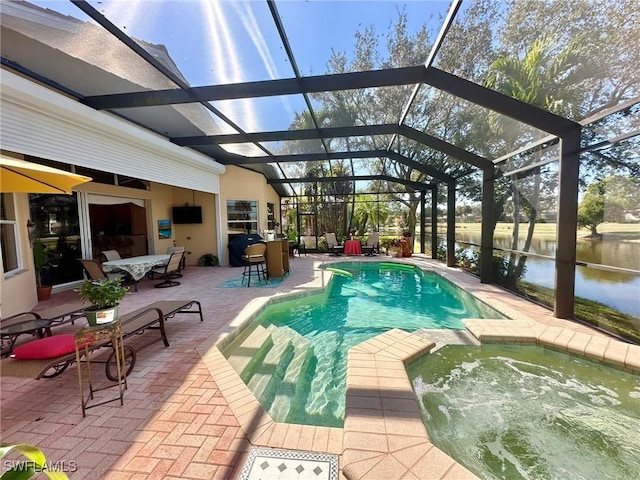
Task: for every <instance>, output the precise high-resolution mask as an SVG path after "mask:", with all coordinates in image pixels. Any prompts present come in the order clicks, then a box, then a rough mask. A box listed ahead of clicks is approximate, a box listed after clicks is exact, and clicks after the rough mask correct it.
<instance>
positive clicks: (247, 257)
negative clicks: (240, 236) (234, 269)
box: [242, 243, 269, 287]
mask: <svg viewBox="0 0 640 480" xmlns="http://www.w3.org/2000/svg"><path fill="white" fill-rule="evenodd" d="M266 250H267V245H266V244H265V243H254V244H253V245H249V246H248V247H247V248H245V249H244V255H242V260H243V261H244V272H242V284H243V285H244V279H245V277H248V281H247V287H250V286H251V267H253V266H254V265H255V267H256V273H257V274H258V281H260V274H261V273H262V276H263V278H264V282H265V283H269V282H268V280H267V268H266V265H267V259H266V257H265V255H264V253H265V252H266Z"/></svg>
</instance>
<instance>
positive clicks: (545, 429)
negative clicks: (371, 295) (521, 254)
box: [407, 345, 640, 480]
mask: <svg viewBox="0 0 640 480" xmlns="http://www.w3.org/2000/svg"><path fill="white" fill-rule="evenodd" d="M407 373H408V375H409V378H410V379H411V381H412V384H413V387H414V390H415V392H416V394H417V396H418V401H419V404H420V406H421V409H422V411H423V416H424V418H425V425H426V427H427V430H428V432H429V437H430V440H431V441H432V442H433V444H434V445H436V446H437V447H439V448H440V449H442V450H443V451H445V452H446V453H447V454H449V455H450V456H451V457H453V458H454V459H456V460H457V461H458V462H460V463H462V464H463V465H464V466H466V467H467V468H468V469H470V470H471V471H473V472H474V473H475V474H476V475H479V476H480V477H481V478H485V479H542V478H562V479H567V480H569V479H594V480H595V479H598V480H599V479H603V478H612V479H613V478H636V477H637V474H638V472H639V471H640V457H638V451H637V448H638V445H640V409H639V407H640V376H638V375H637V374H632V373H628V372H625V371H622V370H619V369H616V368H612V367H609V366H606V365H602V364H599V363H595V362H592V361H590V360H587V359H584V358H579V357H576V356H572V355H568V354H565V353H561V352H557V351H554V350H550V349H545V348H542V347H536V346H510V345H482V347H477V346H460V345H448V346H445V347H443V348H441V349H440V350H438V351H436V352H432V353H431V354H429V355H426V356H425V357H423V358H422V359H420V360H417V361H416V362H414V363H412V364H411V365H409V367H408V368H407ZM633 472H636V473H633Z"/></svg>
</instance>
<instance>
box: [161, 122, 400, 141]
mask: <svg viewBox="0 0 640 480" xmlns="http://www.w3.org/2000/svg"><path fill="white" fill-rule="evenodd" d="M399 131H400V127H399V126H398V125H395V124H391V123H389V124H381V125H358V126H351V127H328V128H319V129H317V130H316V129H315V128H305V129H300V130H275V131H270V132H257V133H247V134H245V135H241V134H238V133H230V134H221V135H199V136H196V137H175V138H172V139H171V141H172V142H173V143H175V144H176V145H180V146H183V147H185V146H194V145H224V144H227V143H241V142H247V141H251V142H281V141H286V140H315V139H317V138H318V136H320V137H322V138H337V137H358V136H365V135H390V134H393V133H398V132H399Z"/></svg>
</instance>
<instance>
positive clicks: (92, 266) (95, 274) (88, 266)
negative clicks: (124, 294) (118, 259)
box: [80, 259, 138, 292]
mask: <svg viewBox="0 0 640 480" xmlns="http://www.w3.org/2000/svg"><path fill="white" fill-rule="evenodd" d="M80 263H81V264H82V269H83V270H84V272H85V274H86V275H87V278H88V279H89V280H102V279H104V278H108V279H109V280H113V279H119V280H120V283H123V284H125V283H128V284H130V283H132V279H131V277H130V276H129V275H127V274H126V273H120V272H117V273H105V271H104V270H103V269H102V266H101V265H100V262H98V261H97V260H87V259H81V260H80ZM133 285H134V290H135V291H136V292H137V291H138V282H135V281H134V282H133Z"/></svg>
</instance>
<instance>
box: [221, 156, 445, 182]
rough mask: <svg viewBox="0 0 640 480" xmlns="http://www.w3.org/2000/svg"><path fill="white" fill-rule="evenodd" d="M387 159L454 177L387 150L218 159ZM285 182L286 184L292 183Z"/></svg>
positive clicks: (438, 175) (233, 161)
mask: <svg viewBox="0 0 640 480" xmlns="http://www.w3.org/2000/svg"><path fill="white" fill-rule="evenodd" d="M380 157H387V158H390V159H392V160H395V161H397V162H398V163H402V164H403V165H406V166H408V167H411V168H413V169H414V170H417V171H419V172H421V173H424V174H425V175H429V176H431V177H433V178H435V179H437V180H440V181H442V182H450V181H451V180H453V177H451V176H450V175H447V174H446V173H442V172H441V171H440V170H437V169H435V168H433V167H430V166H429V165H423V164H422V163H419V162H416V161H415V160H411V159H410V158H407V157H405V156H403V155H400V154H399V153H396V152H387V151H386V150H366V151H361V152H331V153H303V154H295V155H275V156H273V157H244V156H242V155H234V154H231V153H228V154H224V155H221V156H219V157H218V158H217V160H218V161H219V162H220V163H223V164H226V165H251V164H260V163H275V162H282V163H288V162H304V161H319V160H327V159H344V158H380ZM290 182H291V181H289V182H285V183H290Z"/></svg>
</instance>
